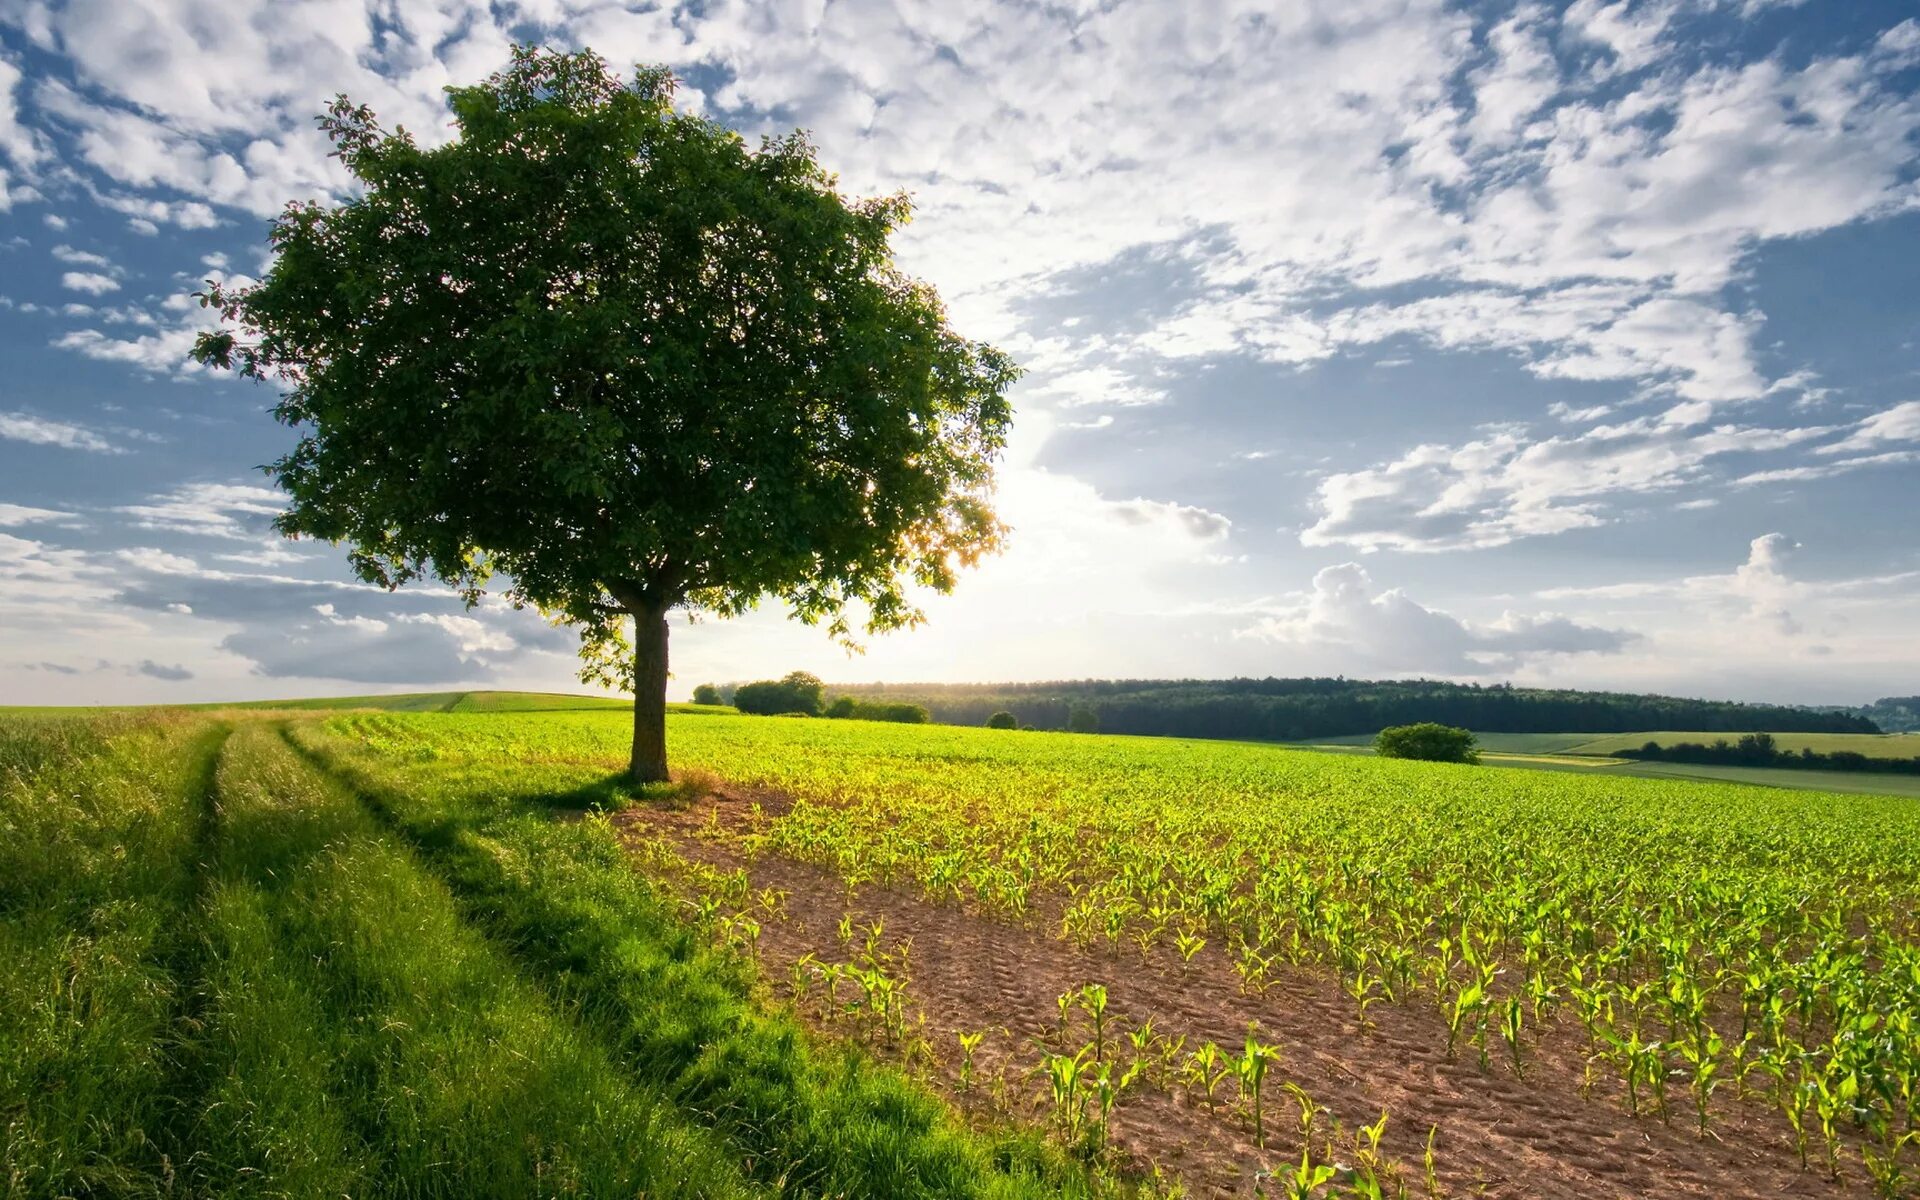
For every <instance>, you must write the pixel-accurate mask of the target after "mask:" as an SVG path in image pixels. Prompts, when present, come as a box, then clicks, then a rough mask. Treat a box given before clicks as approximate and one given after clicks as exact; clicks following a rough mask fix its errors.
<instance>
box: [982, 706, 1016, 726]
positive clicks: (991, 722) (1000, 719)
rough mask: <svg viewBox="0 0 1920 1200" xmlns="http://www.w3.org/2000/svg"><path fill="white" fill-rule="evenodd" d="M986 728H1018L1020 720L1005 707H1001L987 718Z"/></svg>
mask: <svg viewBox="0 0 1920 1200" xmlns="http://www.w3.org/2000/svg"><path fill="white" fill-rule="evenodd" d="M987 728H988V729H1018V728H1020V720H1019V718H1018V717H1015V716H1014V715H1013V714H1012V713H1010V712H1008V711H1007V710H1006V709H1004V708H1003V709H1001V710H1000V711H999V712H997V713H995V714H993V715H992V716H990V717H988V718H987Z"/></svg>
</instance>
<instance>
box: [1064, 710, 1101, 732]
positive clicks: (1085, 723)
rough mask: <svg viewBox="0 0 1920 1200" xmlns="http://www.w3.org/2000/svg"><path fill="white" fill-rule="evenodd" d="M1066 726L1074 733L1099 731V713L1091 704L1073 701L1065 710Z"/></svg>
mask: <svg viewBox="0 0 1920 1200" xmlns="http://www.w3.org/2000/svg"><path fill="white" fill-rule="evenodd" d="M1067 728H1068V729H1070V730H1072V731H1073V732H1074V733H1099V732H1100V714H1099V713H1098V712H1096V711H1094V707H1093V705H1091V704H1085V703H1075V704H1074V705H1073V707H1071V708H1069V709H1068V710H1067Z"/></svg>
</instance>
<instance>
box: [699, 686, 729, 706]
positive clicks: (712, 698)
mask: <svg viewBox="0 0 1920 1200" xmlns="http://www.w3.org/2000/svg"><path fill="white" fill-rule="evenodd" d="M693 702H694V703H695V704H720V703H722V701H721V699H720V689H719V688H717V687H715V686H713V685H712V684H710V683H703V684H700V685H699V686H697V687H695V688H694V689H693Z"/></svg>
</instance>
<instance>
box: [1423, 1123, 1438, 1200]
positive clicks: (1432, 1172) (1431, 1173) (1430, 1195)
mask: <svg viewBox="0 0 1920 1200" xmlns="http://www.w3.org/2000/svg"><path fill="white" fill-rule="evenodd" d="M1439 1133H1440V1127H1439V1126H1438V1125H1429V1126H1427V1152H1426V1154H1425V1156H1424V1157H1422V1158H1421V1160H1420V1164H1421V1166H1423V1167H1425V1168H1426V1172H1427V1200H1440V1167H1439V1160H1437V1159H1436V1158H1434V1156H1433V1139H1434V1138H1435V1137H1437V1136H1438V1135H1439Z"/></svg>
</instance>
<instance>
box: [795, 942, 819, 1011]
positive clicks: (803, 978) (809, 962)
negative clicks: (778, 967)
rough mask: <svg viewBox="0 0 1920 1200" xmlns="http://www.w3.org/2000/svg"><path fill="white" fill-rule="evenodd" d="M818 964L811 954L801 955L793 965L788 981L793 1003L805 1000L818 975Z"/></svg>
mask: <svg viewBox="0 0 1920 1200" xmlns="http://www.w3.org/2000/svg"><path fill="white" fill-rule="evenodd" d="M819 970H820V967H819V962H818V961H817V960H816V959H815V958H814V956H813V952H812V951H808V952H807V953H805V954H802V955H801V956H800V957H799V958H798V959H797V960H795V962H794V964H793V970H792V971H791V972H790V973H789V975H788V980H789V982H790V984H791V986H792V988H793V1001H794V1003H795V1004H798V1003H799V1002H800V1001H801V1000H803V999H805V998H806V995H807V991H808V989H810V988H811V987H812V986H813V981H814V978H815V977H816V976H817V975H818V974H819Z"/></svg>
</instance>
